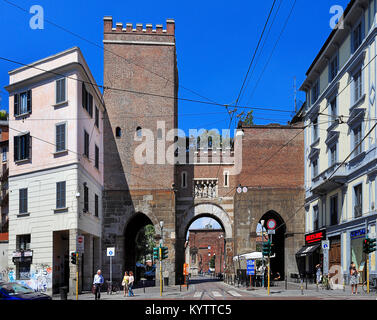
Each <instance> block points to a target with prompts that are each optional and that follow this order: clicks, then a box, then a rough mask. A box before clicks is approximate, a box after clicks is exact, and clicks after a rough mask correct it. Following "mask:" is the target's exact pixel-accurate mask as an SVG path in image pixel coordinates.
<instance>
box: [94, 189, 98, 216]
mask: <svg viewBox="0 0 377 320" xmlns="http://www.w3.org/2000/svg"><path fill="white" fill-rule="evenodd" d="M94 215H95V216H96V217H98V195H96V194H95V195H94Z"/></svg>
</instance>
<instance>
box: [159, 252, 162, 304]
mask: <svg viewBox="0 0 377 320" xmlns="http://www.w3.org/2000/svg"><path fill="white" fill-rule="evenodd" d="M161 251H162V250H161V245H160V248H159V256H160V296H161V297H162V261H161V257H162V254H161Z"/></svg>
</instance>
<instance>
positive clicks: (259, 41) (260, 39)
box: [235, 0, 276, 107]
mask: <svg viewBox="0 0 377 320" xmlns="http://www.w3.org/2000/svg"><path fill="white" fill-rule="evenodd" d="M275 3H276V0H274V1H273V3H272V6H271V9H270V12H269V14H268V17H267V20H266V22H265V24H264V27H263V31H262V33H261V35H260V37H259V40H258V44H257V47H256V48H255V50H254V54H253V57H252V59H251V61H250V64H249V67H248V69H247V72H246V75H245V77H244V80H243V82H242V86H241V89H240V92H239V93H238V97H237V99H236V103H235V104H236V107H237V104H238V101H239V99H240V97H241V94H242V91H243V88H244V86H245V83H246V80H247V77H248V75H249V72H250V68H251V66H252V64H253V62H254V59H255V56H256V54H257V51H258V48H259V45H260V43H261V41H262V38H263V34H264V32H265V30H266V27H267V25H268V21H269V20H270V17H271V13H272V11H273V9H274V6H275Z"/></svg>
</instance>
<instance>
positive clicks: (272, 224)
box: [267, 219, 276, 230]
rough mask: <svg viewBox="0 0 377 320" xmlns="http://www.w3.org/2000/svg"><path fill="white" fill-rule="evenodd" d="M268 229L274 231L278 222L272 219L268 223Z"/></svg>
mask: <svg viewBox="0 0 377 320" xmlns="http://www.w3.org/2000/svg"><path fill="white" fill-rule="evenodd" d="M267 228H268V229H270V230H274V229H275V228H276V221H275V220H274V219H270V220H268V221H267Z"/></svg>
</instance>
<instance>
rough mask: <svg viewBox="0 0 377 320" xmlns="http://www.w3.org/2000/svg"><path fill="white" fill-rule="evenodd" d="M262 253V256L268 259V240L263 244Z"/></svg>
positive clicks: (269, 247)
mask: <svg viewBox="0 0 377 320" xmlns="http://www.w3.org/2000/svg"><path fill="white" fill-rule="evenodd" d="M262 253H263V256H266V257H269V256H270V255H271V241H270V240H268V241H267V242H264V243H263V247H262Z"/></svg>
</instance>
